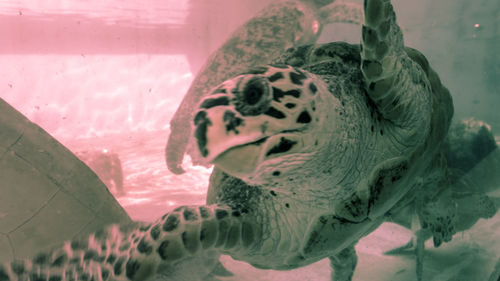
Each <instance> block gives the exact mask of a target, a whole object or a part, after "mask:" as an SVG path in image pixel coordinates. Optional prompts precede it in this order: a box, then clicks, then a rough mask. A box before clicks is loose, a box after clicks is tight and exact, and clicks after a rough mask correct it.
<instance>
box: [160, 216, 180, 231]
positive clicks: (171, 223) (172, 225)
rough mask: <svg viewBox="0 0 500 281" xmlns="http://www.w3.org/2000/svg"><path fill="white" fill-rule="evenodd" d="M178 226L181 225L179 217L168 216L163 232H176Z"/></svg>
mask: <svg viewBox="0 0 500 281" xmlns="http://www.w3.org/2000/svg"><path fill="white" fill-rule="evenodd" d="M178 225H179V215H178V214H171V215H170V216H168V218H167V220H166V221H165V223H164V224H163V230H164V231H168V232H170V231H173V230H175V229H176V228H177V226H178Z"/></svg>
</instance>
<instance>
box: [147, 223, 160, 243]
mask: <svg viewBox="0 0 500 281" xmlns="http://www.w3.org/2000/svg"><path fill="white" fill-rule="evenodd" d="M149 234H150V235H151V238H153V240H155V241H156V240H158V238H159V237H160V234H161V231H160V225H158V224H157V225H155V226H154V227H153V228H151V231H150V232H149Z"/></svg>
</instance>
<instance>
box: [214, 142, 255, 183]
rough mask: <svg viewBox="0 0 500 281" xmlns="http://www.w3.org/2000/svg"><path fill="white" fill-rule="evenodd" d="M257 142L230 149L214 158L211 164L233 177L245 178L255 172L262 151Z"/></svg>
mask: <svg viewBox="0 0 500 281" xmlns="http://www.w3.org/2000/svg"><path fill="white" fill-rule="evenodd" d="M259 141H261V140H259ZM259 141H256V142H254V143H249V144H244V145H239V146H236V147H233V148H230V149H228V150H226V151H224V152H222V153H221V154H219V155H218V156H216V157H215V158H214V160H212V163H213V164H214V165H215V166H217V167H218V168H220V169H221V170H223V171H224V172H226V173H228V174H230V175H232V176H234V177H237V178H240V179H241V178H245V177H246V176H248V175H251V174H253V173H254V172H255V170H256V168H257V165H258V163H259V159H260V154H261V150H262V147H261V146H260V145H258V144H257V143H259Z"/></svg>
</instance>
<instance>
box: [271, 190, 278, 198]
mask: <svg viewBox="0 0 500 281" xmlns="http://www.w3.org/2000/svg"><path fill="white" fill-rule="evenodd" d="M269 193H271V195H272V196H275V197H276V196H277V194H276V192H274V190H271V191H269Z"/></svg>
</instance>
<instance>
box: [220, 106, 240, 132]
mask: <svg viewBox="0 0 500 281" xmlns="http://www.w3.org/2000/svg"><path fill="white" fill-rule="evenodd" d="M222 120H223V121H224V123H226V133H229V132H231V131H233V132H234V133H235V134H239V133H240V132H239V131H238V127H240V126H243V125H244V124H245V123H244V121H243V119H241V118H239V117H237V116H236V114H235V113H234V112H232V111H230V110H227V111H226V112H224V116H223V117H222Z"/></svg>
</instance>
